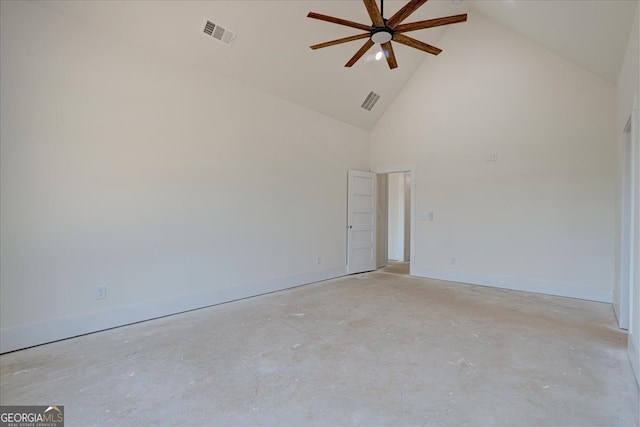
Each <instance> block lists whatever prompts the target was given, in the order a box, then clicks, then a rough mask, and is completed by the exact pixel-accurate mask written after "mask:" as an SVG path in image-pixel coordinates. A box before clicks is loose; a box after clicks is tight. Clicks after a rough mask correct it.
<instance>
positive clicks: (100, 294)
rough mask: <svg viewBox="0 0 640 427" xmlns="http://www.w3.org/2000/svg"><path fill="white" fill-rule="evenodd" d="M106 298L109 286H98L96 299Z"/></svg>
mask: <svg viewBox="0 0 640 427" xmlns="http://www.w3.org/2000/svg"><path fill="white" fill-rule="evenodd" d="M105 298H107V287H106V286H98V287H97V288H96V299H105Z"/></svg>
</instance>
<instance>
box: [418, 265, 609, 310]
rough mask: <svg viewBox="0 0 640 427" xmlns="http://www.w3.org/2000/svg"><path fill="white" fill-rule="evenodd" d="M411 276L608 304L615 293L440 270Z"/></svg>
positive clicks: (559, 284) (430, 270)
mask: <svg viewBox="0 0 640 427" xmlns="http://www.w3.org/2000/svg"><path fill="white" fill-rule="evenodd" d="M411 275H412V276H418V277H425V278H428V279H438V280H446V281H450V282H460V283H468V284H471V285H481V286H491V287H494V288H502V289H511V290H515V291H525V292H534V293H537V294H546V295H554V296H559V297H569V298H577V299H584V300H589V301H598V302H606V303H611V302H612V301H613V291H612V290H609V289H598V288H587V287H583V286H576V285H569V284H566V283H554V282H547V281H544V280H537V279H523V278H514V277H502V276H493V275H488V274H478V273H470V272H467V271H456V270H438V269H432V268H424V267H414V268H413V269H412V270H411Z"/></svg>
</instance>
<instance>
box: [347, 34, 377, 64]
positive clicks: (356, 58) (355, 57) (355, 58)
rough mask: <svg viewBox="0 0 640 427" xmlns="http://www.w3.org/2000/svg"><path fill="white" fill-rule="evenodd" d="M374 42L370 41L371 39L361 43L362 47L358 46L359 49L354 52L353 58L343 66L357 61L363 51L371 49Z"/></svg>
mask: <svg viewBox="0 0 640 427" xmlns="http://www.w3.org/2000/svg"><path fill="white" fill-rule="evenodd" d="M374 44H375V43H374V42H372V41H371V40H367V41H366V43H365V44H364V45H362V47H361V48H360V50H359V51H357V52H356V54H355V55H353V58H351V59H350V60H349V62H347V63H346V64H345V65H344V66H345V67H352V66H353V64H355V63H356V62H358V59H360V58H362V55H364V54H365V53H367V51H368V50H369V49H371V46H373V45H374Z"/></svg>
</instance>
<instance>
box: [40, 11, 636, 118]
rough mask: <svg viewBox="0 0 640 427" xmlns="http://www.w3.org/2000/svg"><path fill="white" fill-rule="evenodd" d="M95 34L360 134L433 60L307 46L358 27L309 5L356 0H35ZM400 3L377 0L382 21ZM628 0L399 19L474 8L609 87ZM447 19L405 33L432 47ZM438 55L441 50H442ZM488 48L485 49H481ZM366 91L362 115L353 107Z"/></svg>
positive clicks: (405, 52) (624, 33)
mask: <svg viewBox="0 0 640 427" xmlns="http://www.w3.org/2000/svg"><path fill="white" fill-rule="evenodd" d="M36 3H37V4H39V5H40V6H42V7H46V8H48V9H50V10H53V11H55V12H57V13H61V14H63V15H67V16H69V17H71V18H72V19H76V20H79V21H82V22H84V23H85V24H87V25H89V26H92V27H94V28H96V29H98V30H100V31H105V32H108V33H111V34H112V35H113V36H115V37H118V38H121V39H123V40H126V41H127V42H128V43H133V44H136V45H138V46H140V47H141V48H142V49H150V50H152V51H155V52H157V53H158V54H160V55H164V56H165V57H168V58H172V59H174V60H179V61H185V62H187V63H190V64H191V65H193V66H196V67H199V68H201V69H204V70H206V71H207V72H210V73H211V76H212V78H216V77H217V76H220V75H223V76H226V77H229V78H233V79H236V80H240V81H242V82H244V83H245V84H247V85H250V86H252V87H255V88H257V89H259V90H264V91H266V92H269V93H271V94H274V95H276V96H278V97H280V98H283V99H286V100H289V101H291V102H294V103H296V104H299V105H302V106H304V107H307V108H310V109H312V110H315V111H317V112H320V113H322V114H325V115H328V116H331V117H334V118H336V119H338V120H341V121H344V122H347V123H350V124H352V125H354V126H357V127H360V128H362V129H365V130H369V129H371V128H372V127H373V126H374V125H375V123H376V122H377V121H378V119H379V118H380V116H381V115H382V114H383V113H384V111H385V110H386V109H387V107H388V106H389V105H390V104H391V103H392V101H393V99H394V98H395V97H396V95H397V94H398V93H399V92H400V90H401V89H402V87H403V86H404V85H405V83H406V82H407V81H408V80H409V78H410V77H411V75H412V74H413V73H414V72H415V70H416V69H417V68H418V66H420V64H421V63H422V62H423V61H435V60H437V57H433V56H431V55H428V54H425V53H423V52H420V51H418V50H415V49H412V48H409V47H406V46H403V45H399V44H394V49H395V54H396V58H397V61H398V64H399V67H398V68H396V69H394V70H390V69H389V68H388V66H387V64H386V62H385V61H384V60H382V61H376V60H375V59H374V55H375V53H376V52H377V51H378V50H379V47H378V46H374V48H372V49H371V50H370V51H369V52H368V53H367V55H365V56H364V57H363V58H362V59H360V61H358V63H356V65H355V66H354V67H352V68H345V67H344V64H345V63H346V62H347V60H348V59H349V58H351V56H352V55H353V54H354V53H355V51H356V50H357V49H358V48H359V47H360V46H361V45H362V44H363V41H362V40H359V41H354V42H349V43H344V44H341V45H338V46H333V47H328V48H324V49H319V50H316V51H312V50H311V49H310V48H309V46H310V45H312V44H317V43H320V42H325V41H328V40H333V39H337V38H340V37H346V36H350V35H354V34H357V33H360V32H361V31H359V30H356V29H351V28H348V27H344V26H340V25H335V24H331V23H327V22H321V21H317V20H313V19H309V18H307V17H306V15H307V13H308V12H310V11H314V12H318V13H322V14H325V15H331V16H335V17H340V18H343V19H348V20H352V21H356V22H360V23H363V24H369V23H370V22H371V21H370V18H369V16H368V14H367V12H366V10H365V8H364V6H363V3H362V1H360V0H336V1H330V0H314V1H297V0H263V1H255V0H250V1H244V0H230V1H223V0H214V1H135V0H129V1H97V0H93V1H75V0H71V1H56V0H46V1H42V0H39V1H36ZM405 3H406V1H405V0H400V1H398V0H387V1H385V2H384V9H385V18H386V17H389V16H391V15H392V14H393V13H394V12H395V11H397V10H398V9H400V8H401V7H402V6H403V5H404V4H405ZM637 5H638V2H637V1H635V0H600V1H596V0H555V1H550V0H473V1H471V0H461V1H451V0H431V1H429V2H428V3H426V4H425V5H424V6H422V7H421V8H420V9H419V10H418V11H417V12H416V13H414V14H413V15H412V16H411V17H410V18H409V19H407V20H406V21H405V22H412V21H417V20H424V19H431V18H437V17H440V16H447V15H455V14H460V13H469V14H470V15H469V19H473V14H476V13H481V14H484V15H486V16H488V17H490V18H491V19H493V20H495V21H497V22H498V23H499V24H501V25H504V26H506V27H509V28H510V29H512V30H513V31H515V32H517V33H520V34H522V35H524V36H526V37H528V38H530V39H531V40H533V41H534V42H536V43H539V44H541V45H542V46H544V47H546V48H547V49H549V50H551V51H554V52H555V53H557V54H559V55H561V56H563V57H564V58H566V59H567V60H569V61H572V62H574V63H575V64H577V65H579V66H581V67H583V68H585V69H587V70H589V71H591V72H592V73H594V74H596V75H598V76H600V77H601V78H603V79H605V80H607V81H609V82H611V83H612V84H615V83H616V80H617V76H618V72H619V70H620V66H621V64H622V59H623V56H624V51H625V47H626V44H627V38H628V36H629V32H630V29H631V25H632V21H633V17H634V12H635V9H636V7H637ZM206 19H208V20H211V21H213V22H215V23H217V24H219V25H221V26H223V27H226V28H228V29H229V30H231V31H233V32H235V33H236V39H235V42H234V43H233V45H232V47H227V46H225V45H224V44H222V43H219V42H217V41H215V40H213V39H212V38H210V37H207V36H206V35H204V33H203V32H202V27H203V22H204V21H205V20H206ZM459 25H465V24H464V23H463V24H455V25H450V26H447V27H439V28H431V29H427V30H420V31H416V32H413V33H411V36H412V37H415V38H417V39H419V40H421V41H424V42H427V43H430V44H433V45H436V46H437V45H438V40H439V39H440V37H442V35H443V34H444V32H445V31H456V27H457V26H459ZM443 54H446V51H445V52H443ZM487 54H490V47H489V46H488V47H487ZM370 91H374V92H376V93H378V94H380V95H381V98H380V100H379V102H378V103H377V105H376V106H375V107H374V108H373V110H372V111H366V110H364V109H362V108H361V107H360V105H361V104H362V102H363V100H364V99H365V97H366V96H367V95H368V94H369V92H370Z"/></svg>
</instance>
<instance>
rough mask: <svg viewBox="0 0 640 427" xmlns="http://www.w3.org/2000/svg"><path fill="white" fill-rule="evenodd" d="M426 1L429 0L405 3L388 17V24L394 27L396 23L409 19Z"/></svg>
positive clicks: (413, 0) (415, 0)
mask: <svg viewBox="0 0 640 427" xmlns="http://www.w3.org/2000/svg"><path fill="white" fill-rule="evenodd" d="M426 2H427V0H411V1H410V2H409V3H407V4H405V5H404V7H403V8H402V9H400V10H399V11H397V12H396V13H395V14H394V15H393V16H392V17H391V18H389V19H387V26H389V27H390V28H394V27H395V26H396V25H398V24H399V23H401V22H402V21H404V20H405V19H407V18H408V17H409V15H411V14H412V13H413V12H415V11H416V10H418V8H419V7H420V6H422V5H423V4H425V3H426Z"/></svg>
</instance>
